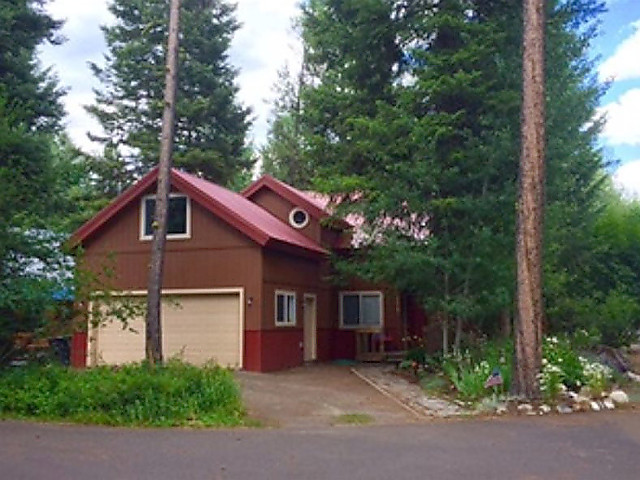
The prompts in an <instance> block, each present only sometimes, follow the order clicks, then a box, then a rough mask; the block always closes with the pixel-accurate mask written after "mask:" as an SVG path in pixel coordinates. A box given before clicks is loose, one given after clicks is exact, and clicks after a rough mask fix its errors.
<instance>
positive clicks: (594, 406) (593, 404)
mask: <svg viewBox="0 0 640 480" xmlns="http://www.w3.org/2000/svg"><path fill="white" fill-rule="evenodd" d="M591 410H593V411H594V412H599V411H600V405H598V402H591Z"/></svg>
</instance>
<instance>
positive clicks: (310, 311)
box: [303, 293, 317, 362]
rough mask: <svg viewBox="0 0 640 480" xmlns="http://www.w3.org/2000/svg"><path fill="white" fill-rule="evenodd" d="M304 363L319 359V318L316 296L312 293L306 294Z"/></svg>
mask: <svg viewBox="0 0 640 480" xmlns="http://www.w3.org/2000/svg"><path fill="white" fill-rule="evenodd" d="M303 311H304V361H305V362H311V361H313V360H316V359H317V346H316V344H317V341H316V335H317V334H316V331H317V317H316V313H317V312H316V296H315V295H313V294H311V293H305V294H304V309H303Z"/></svg>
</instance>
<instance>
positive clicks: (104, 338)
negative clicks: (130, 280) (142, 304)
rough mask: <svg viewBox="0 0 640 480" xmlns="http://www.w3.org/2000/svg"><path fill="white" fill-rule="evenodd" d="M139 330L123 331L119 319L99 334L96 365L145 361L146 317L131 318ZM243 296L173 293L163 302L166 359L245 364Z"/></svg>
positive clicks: (235, 364)
mask: <svg viewBox="0 0 640 480" xmlns="http://www.w3.org/2000/svg"><path fill="white" fill-rule="evenodd" d="M130 326H131V327H132V328H133V329H134V330H135V331H136V332H137V333H134V332H131V331H128V330H122V327H121V323H120V322H118V321H114V322H111V323H108V324H106V325H104V326H102V327H100V330H99V332H98V335H97V343H96V347H97V348H96V353H95V355H94V357H93V358H94V359H95V360H94V361H93V362H92V363H94V364H95V363H98V364H105V363H106V364H110V365H119V364H123V363H130V362H138V361H140V360H143V359H144V356H145V355H144V343H145V339H144V331H145V330H144V319H143V318H137V319H134V320H133V321H131V322H130ZM241 328H242V327H241V322H240V296H239V295H238V294H213V295H208V294H207V295H181V296H171V297H167V298H164V299H163V302H162V330H163V332H162V336H163V350H164V356H165V358H167V359H169V358H172V357H178V358H180V359H182V360H184V361H185V362H188V363H192V364H196V365H202V364H204V363H206V362H208V361H210V360H213V361H215V362H217V363H219V364H220V365H223V366H230V367H240V366H241V363H242V362H241V343H240V342H241V335H242V332H241Z"/></svg>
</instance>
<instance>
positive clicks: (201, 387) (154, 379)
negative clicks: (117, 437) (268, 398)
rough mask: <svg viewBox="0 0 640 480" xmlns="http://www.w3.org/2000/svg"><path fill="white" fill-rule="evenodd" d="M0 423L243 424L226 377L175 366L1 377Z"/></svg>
mask: <svg viewBox="0 0 640 480" xmlns="http://www.w3.org/2000/svg"><path fill="white" fill-rule="evenodd" d="M0 416H1V417H3V418H21V419H34V420H53V421H65V422H75V423H91V424H99V425H122V426H152V427H167V426H191V427H213V426H216V427H217V426H235V425H244V424H245V423H246V418H245V409H244V407H243V405H242V400H241V397H240V391H239V388H238V386H237V384H236V383H235V380H234V379H233V375H232V373H231V372H230V371H229V370H227V369H224V368H221V367H217V366H206V367H204V368H198V367H194V366H191V365H186V364H183V363H180V362H176V361H172V362H169V363H168V364H167V365H166V366H162V367H153V366H149V365H147V364H134V365H127V366H123V367H119V368H113V367H97V368H91V369H89V370H72V369H68V368H64V367H58V366H47V367H40V368H37V367H29V368H24V369H22V368H14V369H6V370H0Z"/></svg>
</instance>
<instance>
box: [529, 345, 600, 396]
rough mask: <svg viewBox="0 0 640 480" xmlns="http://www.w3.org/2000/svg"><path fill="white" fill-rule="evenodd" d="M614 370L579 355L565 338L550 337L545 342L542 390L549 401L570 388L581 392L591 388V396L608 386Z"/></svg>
mask: <svg viewBox="0 0 640 480" xmlns="http://www.w3.org/2000/svg"><path fill="white" fill-rule="evenodd" d="M611 377H612V372H611V370H610V369H609V368H608V367H605V366H604V365H601V364H599V363H597V362H590V361H589V360H587V359H586V358H584V357H581V356H580V355H578V353H577V352H576V351H575V350H574V349H573V347H572V345H571V343H570V342H569V340H568V339H566V338H558V337H547V338H545V339H544V341H543V343H542V371H541V372H540V374H539V377H538V378H539V379H540V390H541V392H542V395H543V397H544V398H545V399H546V400H554V399H555V398H557V397H558V395H559V394H560V392H561V391H562V390H563V389H565V388H568V389H570V390H574V391H578V390H580V389H581V388H582V387H585V386H586V387H588V389H589V391H590V392H591V394H592V395H594V396H598V395H600V394H601V393H602V392H603V391H604V390H605V389H606V388H607V386H608V385H609V383H610V381H611Z"/></svg>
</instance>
